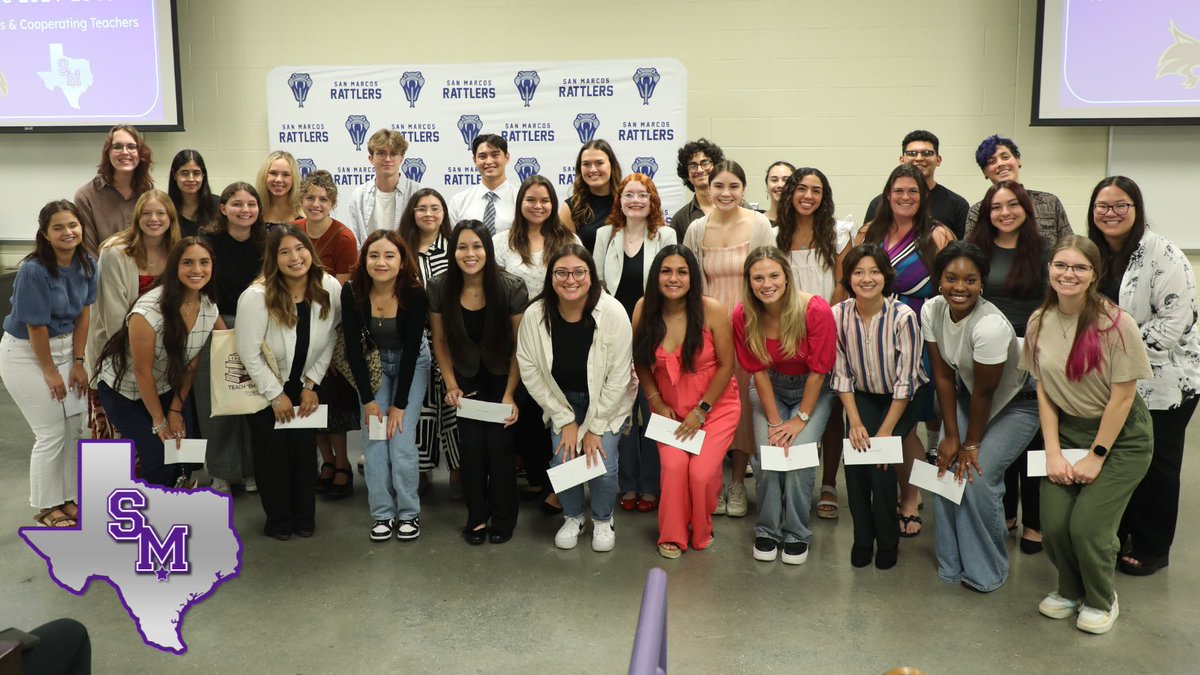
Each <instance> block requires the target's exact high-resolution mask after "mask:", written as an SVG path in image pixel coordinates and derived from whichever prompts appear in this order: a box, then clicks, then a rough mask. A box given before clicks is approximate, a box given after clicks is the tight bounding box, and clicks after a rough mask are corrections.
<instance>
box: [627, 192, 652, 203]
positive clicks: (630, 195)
mask: <svg viewBox="0 0 1200 675" xmlns="http://www.w3.org/2000/svg"><path fill="white" fill-rule="evenodd" d="M621 199H624V200H625V201H627V202H629V201H633V200H635V199H636V200H638V201H642V200H644V199H650V193H649V192H622V193H621Z"/></svg>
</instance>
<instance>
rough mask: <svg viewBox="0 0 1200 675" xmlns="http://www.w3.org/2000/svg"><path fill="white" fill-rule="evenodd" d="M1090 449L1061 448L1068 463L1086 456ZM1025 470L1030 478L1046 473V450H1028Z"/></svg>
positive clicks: (1073, 462)
mask: <svg viewBox="0 0 1200 675" xmlns="http://www.w3.org/2000/svg"><path fill="white" fill-rule="evenodd" d="M1089 452H1091V450H1082V449H1080V448H1063V449H1062V455H1063V459H1065V460H1067V462H1068V463H1069V464H1072V465H1073V464H1075V462H1078V461H1079V460H1081V459H1083V458H1084V457H1087V456H1088V453H1089ZM1025 461H1026V466H1025V468H1026V471H1027V474H1028V476H1029V477H1030V478H1036V477H1037V476H1045V475H1046V451H1045V450H1030V451H1029V454H1028V455H1026V460H1025Z"/></svg>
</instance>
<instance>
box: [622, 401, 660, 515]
mask: <svg viewBox="0 0 1200 675" xmlns="http://www.w3.org/2000/svg"><path fill="white" fill-rule="evenodd" d="M649 421H650V404H649V403H647V402H646V397H645V396H644V395H643V394H642V390H641V389H640V388H639V389H638V395H637V399H636V400H635V401H634V404H633V412H631V413H630V415H629V424H628V426H627V427H626V429H627V431H626V432H625V433H623V434H621V439H620V441H619V442H618V444H617V445H618V447H619V448H620V454H621V459H620V465H621V466H620V469H619V470H620V476H619V477H618V478H619V481H618V482H619V483H620V486H621V492H636V493H637V494H639V495H652V496H655V497H657V496H658V491H659V487H658V475H659V471H660V469H659V464H658V442H657V441H652V440H650V439H649V438H646V422H649Z"/></svg>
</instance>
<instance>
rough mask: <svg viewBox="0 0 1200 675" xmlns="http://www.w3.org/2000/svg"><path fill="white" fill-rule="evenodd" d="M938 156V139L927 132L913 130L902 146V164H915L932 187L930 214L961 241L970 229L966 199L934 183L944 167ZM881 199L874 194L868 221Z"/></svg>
mask: <svg viewBox="0 0 1200 675" xmlns="http://www.w3.org/2000/svg"><path fill="white" fill-rule="evenodd" d="M939 153H940V151H939V143H938V137H937V136H934V135H933V134H932V133H931V132H928V131H925V130H924V129H917V130H916V131H910V132H909V133H908V135H906V136H905V137H904V140H903V141H902V142H901V143H900V163H901V164H912V165H913V166H915V167H916V168H917V169H918V170H920V172H921V175H922V176H924V177H925V185H927V186H928V187H929V215H931V216H933V219H934V220H936V221H938V222H940V223H941V224H943V225H945V226H946V227H948V228H950V231H951V232H953V233H954V236H955V237H958V238H959V239H962V238H963V234H964V233H965V232H966V226H967V209H968V207H967V200H965V199H963V198H962V197H961V196H960V195H959V194H958V193H956V192H954V191H952V190H950V189H949V188H947V187H946V186H945V185H941V184H940V183H938V182H937V181H936V180H934V177H933V174H934V173H935V172H937V169H938V167H939V166H941V165H942V156H941V154H939ZM880 198H881V195H875V197H874V198H873V199H872V200H871V203H870V204H868V205H867V219H866V222H868V223H869V222H871V219H872V218H874V217H875V211H876V209H878V208H879V200H880Z"/></svg>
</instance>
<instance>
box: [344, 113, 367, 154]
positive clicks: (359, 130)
mask: <svg viewBox="0 0 1200 675" xmlns="http://www.w3.org/2000/svg"><path fill="white" fill-rule="evenodd" d="M370 128H371V121H370V120H368V119H367V116H366V115H350V116H349V117H347V118H346V131H347V132H349V134H350V140H351V141H353V142H354V149H355V150H362V146H363V143H365V142H366V140H367V131H368V130H370Z"/></svg>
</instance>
